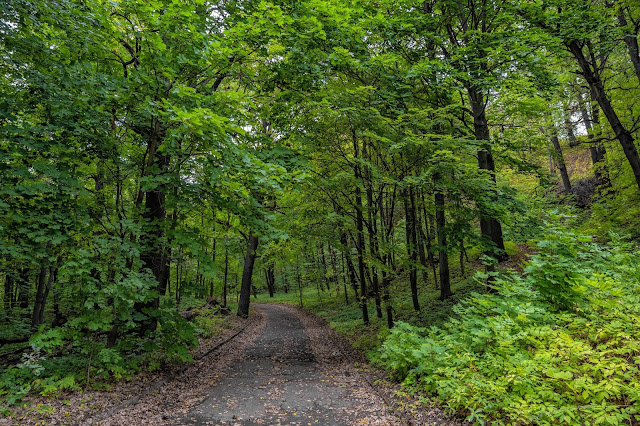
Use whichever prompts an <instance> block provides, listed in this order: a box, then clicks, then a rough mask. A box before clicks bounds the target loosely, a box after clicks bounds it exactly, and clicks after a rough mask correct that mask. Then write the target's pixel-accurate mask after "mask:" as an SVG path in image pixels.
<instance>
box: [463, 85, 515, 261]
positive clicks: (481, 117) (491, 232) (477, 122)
mask: <svg viewBox="0 0 640 426" xmlns="http://www.w3.org/2000/svg"><path fill="white" fill-rule="evenodd" d="M467 93H468V95H469V100H470V103H471V111H472V113H473V129H474V135H475V137H476V139H477V140H479V141H483V142H482V143H483V144H484V146H482V147H481V148H480V149H479V150H478V168H480V169H481V170H486V171H487V172H488V173H489V175H490V176H491V179H492V180H493V182H494V183H495V181H496V174H495V170H496V166H495V163H494V161H493V154H492V153H491V146H490V142H489V124H488V122H487V115H486V111H485V104H486V102H485V99H484V96H483V95H482V93H480V90H479V89H478V88H477V87H476V86H475V85H473V84H469V85H468V86H467ZM488 191H491V192H492V193H493V192H495V191H494V190H493V189H488ZM480 232H481V233H482V236H483V237H484V239H485V240H486V241H487V242H490V243H491V244H492V245H493V247H492V250H488V251H487V255H489V256H491V257H494V258H496V259H497V260H498V261H503V260H506V259H507V254H506V251H505V249H504V240H503V238H502V225H500V222H499V221H498V220H497V219H495V218H493V217H491V216H489V215H488V214H487V213H486V212H480Z"/></svg>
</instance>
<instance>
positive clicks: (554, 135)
mask: <svg viewBox="0 0 640 426" xmlns="http://www.w3.org/2000/svg"><path fill="white" fill-rule="evenodd" d="M551 146H552V147H553V153H554V155H553V159H554V161H555V163H556V165H557V166H558V171H559V172H560V177H561V178H562V186H564V192H565V193H567V194H568V193H570V192H571V180H569V173H568V172H567V166H566V165H565V163H564V156H563V155H562V147H561V146H560V140H559V139H558V131H557V130H556V126H555V124H552V128H551Z"/></svg>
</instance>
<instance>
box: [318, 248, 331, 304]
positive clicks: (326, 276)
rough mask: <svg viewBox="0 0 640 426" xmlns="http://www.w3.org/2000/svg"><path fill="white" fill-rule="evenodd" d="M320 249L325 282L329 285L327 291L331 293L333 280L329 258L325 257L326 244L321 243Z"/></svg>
mask: <svg viewBox="0 0 640 426" xmlns="http://www.w3.org/2000/svg"><path fill="white" fill-rule="evenodd" d="M318 250H320V263H321V264H322V272H324V282H325V284H326V286H327V291H328V292H329V294H331V280H330V279H329V275H328V272H329V270H328V269H327V260H326V259H325V257H324V244H320V247H319V248H318Z"/></svg>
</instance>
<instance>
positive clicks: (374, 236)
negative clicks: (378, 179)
mask: <svg viewBox="0 0 640 426" xmlns="http://www.w3.org/2000/svg"><path fill="white" fill-rule="evenodd" d="M362 153H363V156H364V157H365V158H366V159H367V160H369V161H371V157H370V156H369V155H368V154H367V144H366V143H363V145H362ZM365 172H366V173H365V178H366V181H367V217H368V220H369V224H368V230H369V252H370V253H371V256H372V257H373V258H374V259H376V260H380V253H379V252H378V220H377V216H378V214H377V211H376V209H375V204H374V202H373V181H372V179H371V170H370V168H369V167H366V169H365ZM371 284H372V286H373V297H374V299H375V303H376V315H377V316H378V318H382V300H381V299H380V286H379V282H378V270H377V268H376V266H375V264H374V263H372V264H371Z"/></svg>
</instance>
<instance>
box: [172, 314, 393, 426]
mask: <svg viewBox="0 0 640 426" xmlns="http://www.w3.org/2000/svg"><path fill="white" fill-rule="evenodd" d="M256 308H257V309H258V310H259V311H261V313H262V315H263V316H264V321H265V325H264V328H263V331H262V333H261V334H259V335H258V336H257V337H256V339H254V340H253V341H252V342H251V343H250V344H248V345H247V346H246V347H245V349H244V354H243V356H242V357H241V358H240V361H238V362H236V363H235V364H234V365H232V366H230V368H229V370H228V371H227V373H228V374H225V377H224V378H223V379H222V380H221V381H220V382H218V383H216V385H215V386H213V387H211V388H210V389H208V395H207V396H206V398H205V399H204V401H203V402H201V403H200V404H199V405H197V406H196V407H195V408H193V409H192V410H191V411H190V412H189V413H188V414H187V416H186V417H185V418H184V419H183V420H182V422H181V423H184V424H213V425H254V424H266V425H278V424H288V425H327V426H337V425H350V424H389V423H390V418H389V416H388V414H386V413H385V412H386V407H385V406H384V404H382V403H381V401H380V400H379V398H376V397H375V395H373V394H375V392H373V390H372V389H366V388H364V390H363V386H362V384H361V383H360V384H353V381H348V380H346V381H345V380H340V379H336V376H335V375H334V374H333V373H335V372H333V373H331V372H329V371H328V370H329V368H328V367H327V368H326V367H325V366H323V365H322V364H321V363H319V362H318V361H317V360H316V357H315V355H314V352H313V349H312V345H311V341H310V339H309V336H308V335H307V333H306V331H305V328H304V326H303V323H302V322H301V320H300V318H299V317H298V315H297V313H296V312H295V311H294V310H291V309H287V308H286V307H283V306H278V305H266V304H265V305H258V306H257V307H256ZM342 374H344V375H346V376H350V374H349V373H348V372H343V373H342ZM343 378H344V376H343ZM368 392H370V393H371V394H372V395H367V393H368ZM392 423H395V422H392Z"/></svg>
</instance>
